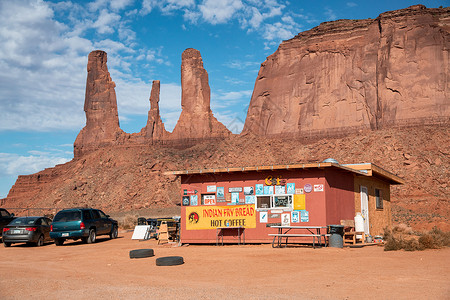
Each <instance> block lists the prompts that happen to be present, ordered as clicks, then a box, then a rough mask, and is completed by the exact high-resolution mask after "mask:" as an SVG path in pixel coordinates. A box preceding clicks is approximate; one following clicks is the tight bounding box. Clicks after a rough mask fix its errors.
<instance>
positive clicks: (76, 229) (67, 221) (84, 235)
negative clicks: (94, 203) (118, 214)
mask: <svg viewBox="0 0 450 300" xmlns="http://www.w3.org/2000/svg"><path fill="white" fill-rule="evenodd" d="M117 232H118V224H117V221H116V220H113V219H111V218H110V217H109V215H106V214H105V213H104V212H102V211H101V210H99V209H93V208H71V209H64V210H61V211H59V212H58V213H57V214H56V215H55V218H54V219H53V223H52V226H51V231H50V237H51V238H52V239H54V240H55V245H56V246H61V245H62V244H64V241H65V240H68V239H71V240H78V239H82V240H83V242H85V243H88V244H90V243H95V239H96V237H97V236H98V235H109V236H110V238H112V239H115V238H117Z"/></svg>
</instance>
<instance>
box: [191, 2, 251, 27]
mask: <svg viewBox="0 0 450 300" xmlns="http://www.w3.org/2000/svg"><path fill="white" fill-rule="evenodd" d="M198 7H199V10H200V12H201V13H202V17H203V19H205V20H206V21H207V22H209V23H211V24H220V23H226V22H227V21H229V20H230V19H231V18H232V17H233V16H234V15H235V13H236V12H237V11H239V10H241V9H243V8H244V5H243V4H242V2H241V1H240V0H204V1H203V4H201V5H199V6H198Z"/></svg>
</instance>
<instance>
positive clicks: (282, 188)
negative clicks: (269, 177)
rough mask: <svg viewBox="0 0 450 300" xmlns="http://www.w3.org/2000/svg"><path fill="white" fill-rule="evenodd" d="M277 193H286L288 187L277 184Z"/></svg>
mask: <svg viewBox="0 0 450 300" xmlns="http://www.w3.org/2000/svg"><path fill="white" fill-rule="evenodd" d="M275 194H278V195H284V194H286V187H285V186H284V185H276V186H275Z"/></svg>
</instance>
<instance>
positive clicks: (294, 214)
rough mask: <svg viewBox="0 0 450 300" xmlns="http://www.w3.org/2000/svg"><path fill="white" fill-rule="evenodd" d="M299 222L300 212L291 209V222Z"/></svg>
mask: <svg viewBox="0 0 450 300" xmlns="http://www.w3.org/2000/svg"><path fill="white" fill-rule="evenodd" d="M299 222H300V212H299V211H293V212H292V223H299Z"/></svg>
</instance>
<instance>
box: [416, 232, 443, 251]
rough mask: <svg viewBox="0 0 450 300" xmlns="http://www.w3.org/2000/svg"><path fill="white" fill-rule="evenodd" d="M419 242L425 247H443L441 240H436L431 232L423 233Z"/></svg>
mask: <svg viewBox="0 0 450 300" xmlns="http://www.w3.org/2000/svg"><path fill="white" fill-rule="evenodd" d="M419 243H420V244H421V245H422V246H423V247H424V248H425V249H438V248H441V247H442V246H441V245H440V242H439V241H438V240H436V238H435V237H434V236H433V235H431V234H429V233H426V234H424V235H422V236H421V237H420V238H419Z"/></svg>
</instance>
